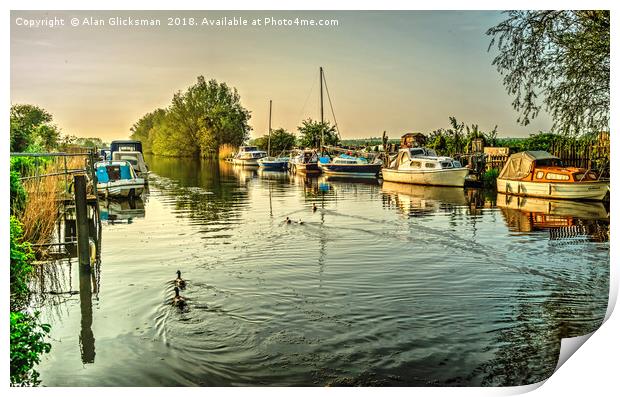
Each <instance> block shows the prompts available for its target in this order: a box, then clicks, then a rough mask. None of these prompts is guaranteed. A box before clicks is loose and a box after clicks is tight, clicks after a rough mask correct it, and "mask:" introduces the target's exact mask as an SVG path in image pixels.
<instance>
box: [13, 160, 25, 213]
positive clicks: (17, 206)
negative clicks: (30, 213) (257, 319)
mask: <svg viewBox="0 0 620 397" xmlns="http://www.w3.org/2000/svg"><path fill="white" fill-rule="evenodd" d="M10 197H11V202H10V203H11V214H13V213H14V212H19V211H21V210H22V209H23V208H24V204H25V203H26V190H25V189H24V186H23V185H22V183H21V181H20V180H19V173H18V172H16V171H12V170H11V196H10Z"/></svg>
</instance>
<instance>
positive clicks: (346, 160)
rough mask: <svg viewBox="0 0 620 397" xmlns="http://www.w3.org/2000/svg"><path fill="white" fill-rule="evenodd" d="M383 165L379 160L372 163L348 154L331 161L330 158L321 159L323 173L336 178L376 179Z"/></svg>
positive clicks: (320, 165) (320, 164)
mask: <svg viewBox="0 0 620 397" xmlns="http://www.w3.org/2000/svg"><path fill="white" fill-rule="evenodd" d="M381 165H382V162H381V160H378V159H375V161H373V162H372V163H371V162H369V161H368V159H366V158H364V157H353V156H350V155H347V154H341V155H340V156H338V157H334V158H333V159H332V160H331V161H329V158H328V157H327V158H325V157H322V158H320V159H319V167H320V168H321V170H322V171H323V173H325V174H326V175H334V176H348V177H360V178H374V177H376V176H377V175H378V174H379V171H381Z"/></svg>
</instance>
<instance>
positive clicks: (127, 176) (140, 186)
mask: <svg viewBox="0 0 620 397" xmlns="http://www.w3.org/2000/svg"><path fill="white" fill-rule="evenodd" d="M95 172H96V175H97V194H99V195H101V196H105V197H138V196H140V195H141V194H142V192H143V191H144V187H145V180H144V178H139V177H138V176H137V175H136V172H135V171H134V169H133V167H132V165H131V164H130V163H129V162H128V161H126V160H111V161H98V162H96V163H95Z"/></svg>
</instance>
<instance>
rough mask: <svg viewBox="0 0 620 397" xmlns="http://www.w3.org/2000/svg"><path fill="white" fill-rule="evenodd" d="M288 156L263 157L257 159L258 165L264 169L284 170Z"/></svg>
mask: <svg viewBox="0 0 620 397" xmlns="http://www.w3.org/2000/svg"><path fill="white" fill-rule="evenodd" d="M289 160H290V158H288V157H263V158H262V159H258V166H259V167H260V168H262V169H264V170H278V171H281V170H286V169H287V168H288V162H289Z"/></svg>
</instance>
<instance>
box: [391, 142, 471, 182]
mask: <svg viewBox="0 0 620 397" xmlns="http://www.w3.org/2000/svg"><path fill="white" fill-rule="evenodd" d="M468 173H469V170H468V169H467V168H465V167H463V166H462V165H461V163H460V162H458V161H456V160H454V159H452V158H451V157H439V156H437V154H436V153H435V152H434V151H433V150H431V149H426V148H420V147H414V148H404V149H400V150H399V151H398V155H397V156H396V158H395V159H394V160H392V161H391V162H390V165H389V167H387V168H383V170H382V175H383V180H385V181H389V182H401V183H412V184H417V185H434V186H461V187H462V186H463V185H464V184H465V177H466V176H467V174H468Z"/></svg>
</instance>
